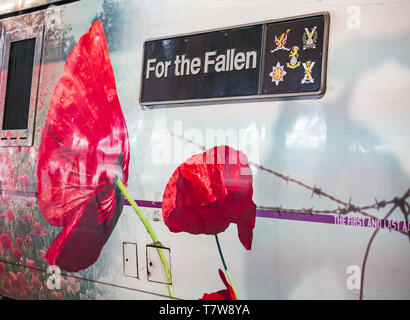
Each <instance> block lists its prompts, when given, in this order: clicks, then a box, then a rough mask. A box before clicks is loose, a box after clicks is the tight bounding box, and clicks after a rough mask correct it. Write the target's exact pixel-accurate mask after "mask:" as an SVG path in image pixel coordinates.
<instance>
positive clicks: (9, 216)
mask: <svg viewBox="0 0 410 320" xmlns="http://www.w3.org/2000/svg"><path fill="white" fill-rule="evenodd" d="M7 219H9V221H13V220H14V213H13V211H11V210H10V209H8V210H7Z"/></svg>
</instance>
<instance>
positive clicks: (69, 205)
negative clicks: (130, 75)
mask: <svg viewBox="0 0 410 320" xmlns="http://www.w3.org/2000/svg"><path fill="white" fill-rule="evenodd" d="M129 158H130V152H129V139H128V132H127V127H126V124H125V120H124V116H123V113H122V110H121V106H120V102H119V99H118V96H117V90H116V84H115V78H114V72H113V69H112V65H111V61H110V57H109V52H108V47H107V43H106V39H105V35H104V31H103V27H102V24H101V21H99V20H97V21H96V22H95V23H93V25H92V26H91V28H90V29H89V31H88V32H87V33H86V34H84V35H83V36H82V37H81V38H80V40H79V41H78V42H77V44H76V45H75V47H74V49H73V50H72V52H71V54H70V55H69V57H68V59H67V61H66V63H65V67H64V71H63V73H62V75H61V77H60V79H59V82H58V84H57V86H56V88H55V90H54V94H53V96H52V98H51V102H50V106H49V110H48V115H47V118H46V123H45V126H44V129H43V133H42V137H41V146H40V149H39V154H38V166H37V179H38V204H39V208H40V210H41V212H42V214H43V216H44V219H45V220H46V221H47V222H48V223H50V224H51V225H53V226H56V227H63V228H62V230H61V232H60V234H59V235H58V236H57V238H56V239H55V240H54V242H53V243H52V244H51V246H50V248H49V249H48V251H47V253H46V255H45V258H46V259H47V260H48V262H49V263H50V264H51V265H57V266H59V267H60V268H61V269H63V270H66V271H73V272H76V271H79V270H82V269H85V268H87V267H89V266H90V265H92V264H93V263H94V262H95V261H96V260H97V258H98V256H99V255H100V252H101V250H102V248H103V246H104V244H105V243H106V242H107V240H108V238H109V237H110V235H111V233H112V231H113V229H114V227H115V225H116V223H117V221H118V218H119V217H120V215H121V212H122V208H123V198H122V195H121V192H120V190H119V189H118V188H117V187H116V185H115V183H116V180H117V178H120V179H121V181H122V183H123V184H124V185H126V184H127V181H128V165H129Z"/></svg>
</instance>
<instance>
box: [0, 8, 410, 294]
mask: <svg viewBox="0 0 410 320" xmlns="http://www.w3.org/2000/svg"><path fill="white" fill-rule="evenodd" d="M105 2H108V3H114V1H105ZM115 2H116V3H118V10H117V11H116V13H115V15H114V14H113V15H114V16H115V17H116V19H115V21H118V22H120V23H119V25H118V26H119V29H120V30H121V32H119V33H115V32H113V34H112V35H113V38H114V39H115V41H109V42H108V48H109V49H110V58H111V61H112V65H113V69H114V74H115V78H116V84H117V90H118V96H119V100H120V103H121V107H122V110H123V113H124V117H125V120H126V124H127V128H128V132H129V137H130V152H131V156H130V168H129V172H130V176H129V181H128V190H129V192H130V193H131V194H132V195H133V197H134V198H135V199H138V200H144V201H149V202H151V201H156V202H161V201H162V195H163V191H164V188H165V186H166V184H167V181H168V179H169V177H170V176H171V175H172V173H173V172H174V170H175V169H176V168H177V167H178V166H179V165H180V164H181V163H182V162H183V161H185V160H186V159H187V158H189V157H190V156H191V155H193V154H195V153H199V152H203V150H202V149H201V146H203V147H206V148H210V147H212V146H214V145H216V144H222V143H227V144H230V145H231V146H232V147H235V148H237V149H239V150H241V151H242V152H244V153H246V154H247V155H248V158H249V160H250V161H251V162H253V163H255V164H258V165H259V166H253V170H254V176H253V179H254V182H253V188H254V196H253V201H254V202H255V203H256V205H257V206H260V207H268V208H278V207H282V208H283V210H286V209H294V210H295V211H296V212H300V213H301V214H303V212H307V211H308V209H311V208H313V209H315V210H323V211H326V212H327V213H323V215H329V216H330V217H338V216H339V214H338V213H337V212H338V211H337V210H338V208H342V207H344V205H342V204H340V203H338V202H337V201H334V200H332V199H330V198H328V197H325V196H323V195H320V193H314V192H312V189H314V188H313V187H317V188H320V189H321V190H322V192H326V193H327V194H329V195H332V196H333V197H334V198H335V199H338V200H341V201H342V202H343V203H345V204H349V203H351V204H353V205H356V206H367V205H369V207H371V208H369V209H368V210H365V211H366V212H367V213H368V214H371V215H372V216H375V217H377V218H379V219H382V218H383V217H384V216H386V214H387V213H388V212H389V210H390V208H391V207H392V206H391V205H389V206H385V207H378V206H377V205H374V206H372V204H375V203H376V204H377V203H379V201H381V200H386V201H389V200H391V199H394V197H401V196H402V195H403V194H404V193H405V192H406V191H407V190H408V188H409V186H410V183H409V182H410V178H409V176H410V161H409V159H410V131H409V125H408V124H409V121H410V95H409V92H410V90H409V89H410V88H409V83H410V64H409V59H408V52H409V50H410V43H409V40H408V39H409V36H410V22H409V20H408V12H409V10H410V3H409V2H408V1H373V0H358V1H356V2H355V5H354V6H349V5H347V4H346V2H345V1H342V0H340V1H339V0H329V1H313V0H306V1H292V2H290V1H286V2H285V1H272V0H257V1H251V2H250V1H245V0H235V1H230V0H224V1H213V0H210V1H201V2H198V1H188V0H166V1H161V2H158V3H157V2H153V1H149V0H132V1H129V0H128V1H124V0H122V1H115ZM103 4H104V1H102V0H101V1H99V0H95V1H80V2H76V3H72V4H68V5H66V6H62V7H60V8H61V10H60V11H59V13H58V15H57V17H58V18H59V19H54V20H53V21H58V22H60V24H54V23H50V24H47V23H46V24H45V33H44V34H45V41H44V50H43V55H42V56H43V61H44V63H43V65H42V68H41V70H40V82H39V96H38V104H37V113H36V117H35V124H34V126H35V135H34V139H33V146H32V147H22V148H18V147H17V148H15V147H13V148H9V147H0V163H1V165H0V189H1V190H2V194H1V201H0V217H1V215H2V214H3V213H4V215H3V218H1V219H0V224H1V228H2V229H1V231H0V235H1V234H3V233H4V232H7V233H9V234H10V237H11V239H12V242H13V245H14V246H17V245H16V240H17V238H19V237H20V233H21V232H23V233H24V234H25V235H31V237H32V239H33V247H32V249H30V250H29V249H28V248H29V247H27V249H24V250H23V257H22V259H20V260H18V259H17V258H16V257H15V255H14V254H13V253H12V252H11V251H9V250H6V251H1V249H0V251H1V252H0V261H1V263H4V265H5V266H6V268H7V269H6V270H7V272H13V273H14V274H18V273H19V272H21V273H22V274H24V275H25V276H26V279H28V281H29V283H32V282H33V278H32V274H31V272H30V269H29V268H28V265H30V260H34V261H35V263H36V268H37V269H38V270H40V272H41V273H40V275H39V277H40V278H41V280H42V281H43V282H44V281H46V280H47V278H48V277H49V276H50V273H47V267H48V263H46V262H42V259H41V250H44V249H47V248H48V247H49V246H50V245H51V243H52V242H53V240H54V239H55V237H56V236H57V235H58V232H57V231H56V230H55V229H56V228H54V227H51V226H49V225H48V224H47V223H45V222H44V219H43V217H42V214H41V212H40V211H39V208H38V204H37V201H36V199H35V198H31V197H25V196H23V195H24V194H35V193H36V192H37V180H36V177H35V168H36V165H37V162H36V161H37V153H38V148H39V146H40V139H41V131H42V129H43V127H44V123H45V118H46V115H47V110H48V106H49V103H50V99H51V95H52V92H53V89H54V87H55V85H56V84H57V82H58V79H59V77H60V75H61V72H62V70H63V67H64V61H65V59H66V57H65V56H64V52H63V51H64V50H56V48H62V49H63V48H64V46H61V41H62V39H68V38H69V37H63V36H60V35H65V36H66V35H68V36H72V37H73V38H74V39H75V41H78V39H79V37H80V36H81V35H82V34H84V33H85V32H87V31H88V29H89V27H90V25H91V21H92V20H93V18H94V17H95V16H97V15H98V14H100V13H101V12H102V10H103ZM107 8H108V7H107ZM321 11H327V12H329V14H330V28H329V30H330V31H329V48H328V68H327V69H328V73H327V89H326V93H325V95H324V96H323V97H322V98H321V99H316V100H311V99H304V100H290V99H286V100H285V99H283V100H279V101H270V100H267V101H247V102H236V101H234V102H229V103H225V102H222V101H219V102H216V103H213V104H212V105H208V104H204V103H202V104H199V105H187V106H178V105H174V106H167V107H166V108H165V107H164V108H162V107H156V108H153V109H147V108H145V107H143V106H141V105H139V103H138V101H139V89H140V88H139V86H140V77H141V72H142V70H141V64H142V59H143V57H142V55H143V50H142V48H143V43H144V41H145V40H146V39H149V38H160V37H164V36H166V35H169V34H183V33H190V32H197V31H200V30H209V29H215V28H225V27H229V26H232V25H241V24H251V23H254V22H255V21H264V20H272V19H280V18H284V17H290V16H297V15H303V14H309V13H314V12H321ZM354 12H359V13H360V15H359V17H360V20H359V22H360V23H357V19H354V18H355V16H354V14H353V13H354ZM40 16H41V14H40V13H38V15H34V16H30V17H24V16H23V18H26V19H28V20H32V21H33V23H37V18H36V17H38V19H40V20H41V18H40ZM356 18H357V17H356ZM16 21H17V20H13V19H12V18H10V19H7V20H3V21H1V22H2V24H3V25H5V26H6V28H10V30H11V29H12V27H11V25H13V24H14V25H18V23H17V22H16ZM43 21H44V20H43ZM105 21H109V19H108V17H107V19H106V20H105ZM354 22H356V25H355V23H354ZM107 23H108V22H107ZM103 24H104V19H103ZM64 25H65V26H71V31H70V32H67V33H62V30H63V28H62V27H63V26H64ZM13 28H14V27H13ZM121 28H122V29H121ZM108 39H110V37H108ZM181 136H183V137H184V139H181V138H180V137H181ZM240 137H242V138H240ZM261 167H263V168H268V169H270V170H271V171H268V170H262V168H261ZM273 171H274V172H277V173H281V174H283V176H282V177H280V176H279V175H275V174H273V173H272V172H273ZM286 177H290V178H292V179H295V180H297V181H299V182H303V184H300V183H294V182H292V181H291V180H289V179H287V178H286ZM27 178H28V180H27ZM305 186H311V187H312V189H308V188H306V187H305ZM314 190H315V189H314ZM16 192H20V194H19V196H15V194H16ZM319 195H320V196H319ZM9 209H10V210H12V211H13V212H14V214H15V216H16V218H15V220H8V219H7V211H8V210H9ZM302 209H304V210H302ZM142 210H143V212H144V214H145V215H146V216H147V217H148V219H149V220H150V222H151V223H152V225H153V228H154V229H155V232H156V233H157V235H158V238H159V239H160V240H161V243H162V245H163V246H164V247H167V248H170V249H171V261H172V270H171V273H172V282H173V286H174V291H175V294H176V296H177V298H183V299H198V298H200V297H201V296H202V295H203V294H204V292H214V291H217V290H220V289H222V283H221V280H220V278H219V276H218V273H217V269H218V268H220V267H221V264H220V258H219V256H218V253H217V248H216V245H215V240H214V239H213V238H212V237H211V236H205V235H196V236H195V235H190V234H186V233H182V234H174V233H171V232H169V230H168V228H167V227H166V226H165V225H164V223H163V221H162V219H161V218H160V217H161V212H160V209H159V208H155V207H142ZM25 214H29V215H30V216H31V217H32V219H33V225H31V224H26V223H24V221H25V220H24V221H23V222H22V221H20V220H22V219H23V215H25ZM278 216H280V215H279V214H278ZM25 217H27V216H25ZM158 217H159V218H158ZM347 217H350V219H353V218H355V217H363V215H362V214H361V213H360V212H349V213H348V214H347ZM389 219H391V220H397V221H404V220H405V218H404V215H403V213H402V212H401V211H400V210H395V211H394V212H393V213H392V215H391V216H390V217H389ZM36 223H38V226H39V227H40V230H39V231H42V230H43V229H44V230H46V232H43V233H41V232H36V229H35V227H34V224H36ZM373 232H374V228H369V227H355V226H353V225H349V224H347V223H345V224H330V223H314V222H307V221H293V220H288V219H280V218H277V219H276V218H275V219H271V218H268V217H262V216H257V219H256V226H255V229H254V239H253V245H252V250H251V251H246V250H245V249H244V248H243V247H242V245H241V243H240V242H239V241H238V239H237V231H236V228H235V227H232V226H231V227H229V228H228V229H227V230H226V231H225V232H224V233H222V234H220V235H219V239H220V242H221V246H222V248H223V250H224V254H225V258H226V262H227V264H228V267H229V270H230V275H231V277H232V279H233V281H234V283H235V286H236V291H237V292H238V295H239V297H240V298H242V299H321V298H322V299H358V298H359V290H358V289H357V287H355V286H353V287H352V286H351V284H352V282H351V279H352V278H351V277H352V276H354V275H355V273H352V271H351V270H355V269H354V268H353V269H352V268H351V266H353V267H354V266H357V267H358V268H359V269H361V267H362V262H363V258H364V255H365V251H366V246H367V245H368V242H369V239H370V237H371V235H372V233H373ZM41 234H43V235H41ZM123 242H131V243H136V244H137V255H138V262H139V263H138V268H139V270H138V271H139V275H140V277H139V278H138V279H137V278H131V277H126V276H124V270H123V250H122V249H123V248H122V246H123ZM25 243H26V242H25ZM148 244H150V238H149V236H148V235H147V233H146V231H145V229H144V227H143V226H142V225H141V223H140V221H139V219H138V217H137V216H136V215H135V213H134V212H133V210H132V209H131V208H130V207H129V206H125V207H124V210H123V213H122V215H121V217H120V219H119V221H118V223H117V225H116V227H115V229H114V231H113V233H112V235H111V237H110V238H109V240H108V242H107V243H106V245H105V246H104V248H103V250H102V252H101V255H100V257H99V259H98V260H97V261H96V263H95V264H94V265H92V266H90V267H89V268H87V269H85V270H81V271H79V272H76V273H67V272H63V277H64V279H65V281H66V282H67V286H66V287H64V289H61V290H48V289H47V288H44V286H43V287H42V288H41V289H40V290H39V291H36V290H33V292H32V294H31V296H30V297H31V298H34V299H36V298H42V297H46V298H55V299H59V298H65V299H79V298H84V299H164V298H167V287H166V285H165V284H161V283H154V282H150V281H149V280H148V279H147V276H146V275H147V265H146V252H145V247H146V245H148ZM409 266H410V255H409V239H408V237H407V236H406V235H405V234H402V233H399V232H397V231H394V230H392V231H389V230H380V232H379V233H378V235H377V237H376V238H375V240H374V242H373V244H372V248H371V251H370V255H369V257H368V260H367V266H366V273H365V274H366V277H365V284H364V298H365V299H409V298H410V272H409V270H410V268H409ZM5 277H6V275H0V281H3V279H4V278H5ZM0 290H2V294H3V295H6V296H12V297H17V298H25V297H24V296H23V297H20V296H19V295H20V293H16V292H14V291H7V292H6V293H5V294H4V293H3V291H4V287H3V286H2V283H0ZM42 294H43V295H44V296H41V295H42Z"/></svg>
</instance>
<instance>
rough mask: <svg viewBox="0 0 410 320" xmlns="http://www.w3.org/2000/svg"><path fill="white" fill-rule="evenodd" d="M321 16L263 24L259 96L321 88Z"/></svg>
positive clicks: (322, 28)
mask: <svg viewBox="0 0 410 320" xmlns="http://www.w3.org/2000/svg"><path fill="white" fill-rule="evenodd" d="M324 25H325V21H324V16H323V15H320V16H315V17H309V18H301V19H294V20H287V21H280V22H274V23H270V24H267V25H266V29H265V32H266V36H265V37H266V38H265V46H264V49H263V53H264V65H263V70H262V86H261V94H262V95H276V94H285V93H289V94H293V93H295V94H297V93H304V92H317V91H320V90H321V89H322V69H323V67H324V66H323V61H324V59H323V49H324V34H325V30H324V29H325V28H324Z"/></svg>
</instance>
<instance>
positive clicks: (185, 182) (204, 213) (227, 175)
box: [162, 146, 256, 250]
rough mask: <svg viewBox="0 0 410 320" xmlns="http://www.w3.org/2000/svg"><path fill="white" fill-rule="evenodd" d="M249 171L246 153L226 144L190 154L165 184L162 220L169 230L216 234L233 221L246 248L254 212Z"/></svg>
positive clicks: (247, 247) (253, 223)
mask: <svg viewBox="0 0 410 320" xmlns="http://www.w3.org/2000/svg"><path fill="white" fill-rule="evenodd" d="M250 172H251V170H250V168H249V164H248V159H247V157H246V155H245V154H243V153H242V152H240V151H237V150H235V149H233V148H231V147H228V146H219V147H214V148H212V149H209V150H207V151H206V152H204V153H201V154H196V155H194V156H192V157H191V158H190V159H188V160H187V161H185V162H184V163H183V164H181V165H180V166H179V167H178V168H177V169H176V170H175V172H174V173H173V175H172V177H171V178H170V180H169V182H168V184H167V186H166V188H165V191H164V196H163V202H162V215H163V218H164V222H165V224H166V225H167V226H168V228H169V230H170V231H172V232H181V231H185V232H189V233H192V234H218V233H220V232H223V231H224V230H226V228H228V226H229V224H230V223H236V224H237V226H238V235H239V240H240V241H241V242H242V244H243V245H244V247H245V248H246V249H248V250H250V249H251V246H252V238H253V228H254V227H255V215H256V206H255V204H254V202H253V201H252V194H253V189H252V175H251V174H249V173H250Z"/></svg>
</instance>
